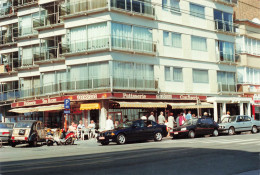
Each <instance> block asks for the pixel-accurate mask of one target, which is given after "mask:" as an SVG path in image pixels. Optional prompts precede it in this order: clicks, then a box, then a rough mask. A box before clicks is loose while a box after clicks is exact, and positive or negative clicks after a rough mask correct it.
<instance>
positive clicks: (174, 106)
mask: <svg viewBox="0 0 260 175" xmlns="http://www.w3.org/2000/svg"><path fill="white" fill-rule="evenodd" d="M168 104H169V105H171V106H172V109H197V108H214V106H213V104H211V103H206V102H203V103H200V104H198V105H197V103H168Z"/></svg>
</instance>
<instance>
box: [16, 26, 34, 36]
mask: <svg viewBox="0 0 260 175" xmlns="http://www.w3.org/2000/svg"><path fill="white" fill-rule="evenodd" d="M35 34H37V31H36V30H34V29H33V27H32V26H28V27H20V28H19V30H18V36H19V37H22V36H27V35H35Z"/></svg>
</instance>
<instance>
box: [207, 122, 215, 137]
mask: <svg viewBox="0 0 260 175" xmlns="http://www.w3.org/2000/svg"><path fill="white" fill-rule="evenodd" d="M206 121H207V124H206V125H207V128H208V129H207V131H206V132H207V133H206V134H212V133H213V131H214V121H213V120H212V119H211V118H207V119H206Z"/></svg>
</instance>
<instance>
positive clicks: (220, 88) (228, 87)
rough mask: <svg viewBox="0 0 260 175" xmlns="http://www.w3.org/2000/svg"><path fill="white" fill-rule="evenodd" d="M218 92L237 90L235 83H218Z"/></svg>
mask: <svg viewBox="0 0 260 175" xmlns="http://www.w3.org/2000/svg"><path fill="white" fill-rule="evenodd" d="M218 92H237V86H236V85H235V84H226V83H225V84H224V83H220V82H219V83H218Z"/></svg>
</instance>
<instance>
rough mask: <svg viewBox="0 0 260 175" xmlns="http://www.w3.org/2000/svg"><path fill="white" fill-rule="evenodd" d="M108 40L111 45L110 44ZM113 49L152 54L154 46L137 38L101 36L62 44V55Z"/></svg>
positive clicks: (151, 42)
mask: <svg viewBox="0 0 260 175" xmlns="http://www.w3.org/2000/svg"><path fill="white" fill-rule="evenodd" d="M110 38H111V40H112V43H110V42H109V41H110ZM110 47H111V49H115V50H122V51H126V52H138V53H148V54H154V53H155V52H156V44H155V43H154V42H153V41H146V40H141V39H137V38H127V37H122V36H101V37H97V38H90V39H89V40H79V41H73V42H72V43H70V44H63V49H62V50H63V53H79V52H87V51H98V50H104V49H109V48H110Z"/></svg>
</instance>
